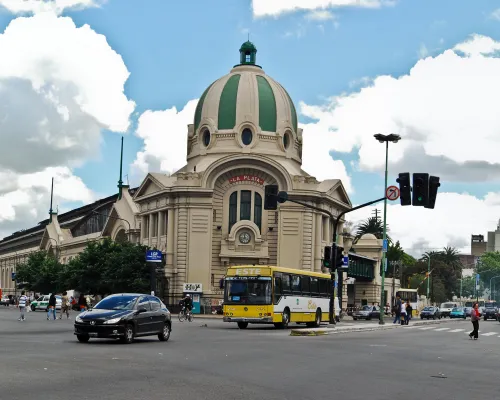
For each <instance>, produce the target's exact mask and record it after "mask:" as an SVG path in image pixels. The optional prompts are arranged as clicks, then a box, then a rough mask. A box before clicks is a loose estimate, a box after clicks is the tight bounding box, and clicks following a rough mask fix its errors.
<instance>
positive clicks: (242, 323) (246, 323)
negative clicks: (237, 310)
mask: <svg viewBox="0 0 500 400" xmlns="http://www.w3.org/2000/svg"><path fill="white" fill-rule="evenodd" d="M247 326H248V322H238V328H240V329H246V327H247Z"/></svg>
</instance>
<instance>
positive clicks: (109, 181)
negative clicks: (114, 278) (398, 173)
mask: <svg viewBox="0 0 500 400" xmlns="http://www.w3.org/2000/svg"><path fill="white" fill-rule="evenodd" d="M138 4H139V2H138V1H137V0H120V1H117V0H109V1H108V2H107V3H106V4H105V5H103V6H102V7H101V8H96V9H87V10H83V11H77V12H66V13H65V15H68V16H70V17H71V18H72V19H73V20H74V21H75V23H76V24H77V25H78V26H81V25H83V24H89V25H90V26H91V27H92V29H93V30H95V31H96V32H98V33H102V34H104V35H105V36H106V38H107V41H108V42H109V44H110V46H111V47H112V48H113V49H114V50H115V51H117V52H118V53H119V54H120V55H121V56H122V57H123V59H124V61H125V64H126V66H127V68H128V69H129V71H130V73H131V75H130V78H129V80H128V82H127V84H126V94H127V96H128V97H129V98H131V99H133V100H134V101H135V102H136V104H137V108H136V113H134V116H135V118H136V117H137V116H138V115H139V114H140V113H142V112H143V111H145V110H147V109H152V110H163V109H166V108H170V107H172V106H176V107H177V108H178V109H179V108H182V107H183V106H184V105H185V104H186V102H187V101H189V100H191V99H194V98H198V97H199V95H200V94H201V93H202V91H203V90H204V89H205V88H206V87H207V85H208V84H210V83H211V82H212V81H213V80H215V79H217V78H218V77H220V76H222V75H224V74H226V73H227V72H228V70H229V69H230V67H231V66H232V65H233V64H235V63H236V61H237V57H238V53H237V50H238V48H239V45H240V44H241V43H242V42H243V41H244V40H246V38H247V33H246V32H247V31H248V32H249V33H250V38H251V40H252V41H253V42H254V43H255V44H256V46H257V48H258V62H259V64H260V65H262V66H263V67H264V69H265V71H266V72H267V73H268V74H270V75H271V76H273V77H274V78H275V79H277V80H278V81H279V82H280V83H282V84H283V85H284V86H285V87H286V88H287V90H288V91H289V92H290V94H291V96H292V98H293V99H294V101H295V102H296V103H298V101H299V100H301V101H304V102H306V103H308V104H321V103H322V102H323V101H324V99H325V98H328V97H330V96H334V95H338V94H341V93H342V92H346V91H351V90H353V88H352V82H353V81H356V80H358V79H360V78H362V77H375V76H377V75H382V74H384V75H385V74H390V75H393V76H399V75H402V74H405V73H407V72H408V70H409V68H411V66H413V65H414V64H415V62H416V61H417V60H418V58H419V55H418V51H419V48H420V47H421V46H422V45H425V46H426V47H427V49H429V53H430V54H431V55H432V54H433V53H438V52H440V51H441V50H442V49H444V48H447V47H449V46H453V45H454V44H456V43H458V42H460V41H463V40H464V39H465V38H466V37H467V36H468V35H470V34H471V33H481V34H485V35H489V36H492V37H496V38H500V22H499V21H496V20H493V19H491V18H489V17H488V16H489V14H490V13H491V12H492V11H493V10H494V9H495V8H496V7H497V6H498V5H499V4H498V2H495V1H474V2H473V1H457V0H442V1H439V2H436V1H431V0H422V1H418V2H415V1H409V0H406V1H404V0H403V1H400V2H398V4H397V5H396V6H394V7H386V8H381V9H377V10H373V9H358V8H344V9H336V10H334V12H335V14H336V16H337V19H336V21H337V22H338V26H336V25H335V24H334V23H333V21H331V20H330V21H321V22H318V21H307V20H306V19H305V18H304V16H305V15H306V12H305V11H299V12H294V13H289V14H285V15H283V16H280V17H279V18H273V17H267V18H259V19H255V18H254V17H253V15H252V10H251V4H250V1H249V0H241V1H240V0H238V1H234V0H218V1H216V2H208V1H205V0H193V1H189V2H180V1H179V2H178V1H175V2H174V1H164V0H148V1H147V2H142V1H141V2H140V4H141V6H140V8H139V6H138ZM193 10H195V12H194V11H193ZM12 18H13V16H12V15H10V14H7V13H2V14H0V29H1V30H3V29H4V28H5V27H6V26H7V25H8V23H9V22H10V19H12ZM319 25H322V26H323V28H320V27H319ZM299 118H300V117H299ZM300 120H301V121H302V122H307V119H305V118H303V117H302V118H300ZM134 127H135V123H134V124H133V125H132V126H131V129H130V132H129V134H128V135H127V136H126V139H125V160H126V161H127V162H128V163H130V162H132V161H133V160H134V157H135V154H136V153H137V151H138V150H139V149H140V148H141V145H142V141H141V140H139V139H138V138H136V137H134V136H133V134H132V133H133V128H134ZM178 134H179V135H185V134H186V133H185V132H179V133H178ZM118 146H119V135H117V134H115V133H106V134H105V135H104V143H103V145H102V154H101V156H100V157H99V159H98V160H94V161H90V162H88V163H87V164H86V165H84V166H83V167H81V168H79V169H77V170H76V173H77V174H78V175H79V176H81V177H82V178H83V180H84V181H85V182H86V184H87V185H88V186H89V187H90V188H91V189H93V190H95V191H97V192H99V193H103V194H106V193H111V192H113V191H114V188H115V184H116V179H117V178H116V175H117V165H118V160H119V154H118ZM381 150H382V149H381ZM334 155H335V156H336V157H338V158H340V159H343V160H344V161H346V162H348V161H350V160H355V159H356V157H355V156H354V155H351V154H343V153H334ZM346 164H347V163H346ZM102 171H106V172H105V173H104V174H103V173H102ZM348 171H349V172H350V173H351V174H352V178H353V184H354V186H355V187H356V188H358V189H359V188H361V187H363V186H364V185H365V184H366V183H367V182H373V178H374V177H373V175H372V174H370V173H366V172H362V173H361V172H356V171H355V170H353V169H352V168H350V167H349V166H348ZM376 176H377V177H378V176H379V175H376ZM447 187H448V189H449V190H452V191H459V192H460V191H464V190H467V191H469V192H472V193H475V194H478V195H484V194H485V193H486V192H487V191H488V190H491V185H490V184H481V183H479V184H477V185H474V187H471V185H470V184H466V185H462V184H460V183H455V184H450V185H448V186H447ZM370 198H371V197H370V195H368V198H367V197H366V196H364V195H363V191H362V190H361V191H360V190H356V193H355V194H354V195H353V199H352V200H353V202H360V201H364V200H369V199H370Z"/></svg>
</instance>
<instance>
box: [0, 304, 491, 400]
mask: <svg viewBox="0 0 500 400" xmlns="http://www.w3.org/2000/svg"><path fill="white" fill-rule="evenodd" d="M74 316H75V313H73V314H72V317H73V318H74ZM17 317H18V313H17V310H16V309H14V308H9V309H7V308H1V309H0V340H1V350H0V360H1V367H0V393H1V398H2V399H9V400H21V399H23V400H25V399H26V398H39V399H50V400H63V399H64V400H67V399H68V398H69V397H70V395H69V393H71V397H74V398H75V399H76V398H77V399H79V400H85V399H99V398H102V399H107V400H108V399H109V400H114V399H120V400H128V399H151V400H154V399H165V398H169V399H173V400H177V399H182V400H187V399H194V398H200V399H207V400H209V399H219V400H223V399H245V400H252V399H255V400H257V399H259V400H262V399H318V398H322V397H323V398H326V397H334V396H336V395H337V396H339V397H341V398H342V399H344V400H350V399H353V400H354V399H363V398H370V399H387V398H404V399H408V400H412V399H419V400H420V399H422V398H427V399H432V400H436V399H454V400H459V399H471V398H473V399H475V400H480V399H485V400H486V399H488V400H490V399H492V398H496V395H497V391H498V389H497V387H496V380H497V377H498V375H497V368H498V363H499V361H500V353H499V352H498V351H497V349H498V346H499V344H500V324H499V323H498V322H496V321H487V322H484V321H481V322H480V338H479V340H478V341H471V340H469V338H468V336H467V335H466V333H467V332H469V331H470V329H471V324H470V322H469V321H453V322H447V323H441V324H432V325H426V326H415V325H410V326H408V327H396V328H394V329H388V330H379V331H370V332H358V333H355V332H352V333H347V334H330V335H328V336H316V337H291V336H289V331H287V330H275V329H274V328H272V327H266V326H250V327H249V328H248V329H246V330H239V329H238V328H237V327H236V325H233V324H225V323H223V322H222V321H220V320H213V319H201V318H196V319H195V320H194V321H193V322H191V323H188V322H184V323H180V322H178V320H177V319H173V321H174V325H173V331H172V336H171V338H170V340H169V341H168V342H166V343H161V342H159V341H158V339H157V338H156V337H151V338H144V339H138V340H137V341H136V343H133V344H131V345H122V344H120V343H117V342H113V341H104V340H91V341H90V342H89V343H88V344H80V343H78V342H77V340H76V338H75V337H74V336H73V332H72V331H73V320H72V319H71V320H69V321H68V320H56V321H47V320H46V315H45V313H43V312H36V313H33V312H31V313H28V314H27V320H26V321H25V322H18V321H17Z"/></svg>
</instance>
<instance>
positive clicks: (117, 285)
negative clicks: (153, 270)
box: [61, 238, 150, 295]
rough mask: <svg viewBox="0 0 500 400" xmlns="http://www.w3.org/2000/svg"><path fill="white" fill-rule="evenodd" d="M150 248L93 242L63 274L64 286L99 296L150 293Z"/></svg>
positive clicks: (129, 244) (109, 240) (108, 242)
mask: <svg viewBox="0 0 500 400" xmlns="http://www.w3.org/2000/svg"><path fill="white" fill-rule="evenodd" d="M147 249H148V248H147V247H146V246H142V245H138V244H133V243H130V242H123V243H118V242H113V241H112V240H111V239H109V238H106V239H104V240H102V241H99V242H90V243H89V244H88V245H87V247H86V248H85V250H84V251H83V252H81V253H80V254H79V255H78V256H77V257H75V258H74V259H72V260H71V261H70V262H69V264H68V265H67V266H66V268H65V269H64V271H63V273H62V274H61V275H62V276H63V277H64V284H65V287H67V288H73V289H77V290H78V291H80V292H83V293H90V294H97V295H106V294H109V293H121V292H139V293H146V292H149V284H150V283H149V282H150V280H149V279H150V272H149V267H148V266H147V264H146V261H145V254H146V251H147Z"/></svg>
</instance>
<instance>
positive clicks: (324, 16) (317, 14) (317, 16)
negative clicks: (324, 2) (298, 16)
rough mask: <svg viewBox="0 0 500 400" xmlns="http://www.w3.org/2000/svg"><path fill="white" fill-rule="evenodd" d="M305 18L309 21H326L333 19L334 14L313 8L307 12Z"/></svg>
mask: <svg viewBox="0 0 500 400" xmlns="http://www.w3.org/2000/svg"><path fill="white" fill-rule="evenodd" d="M305 18H306V19H307V20H309V21H327V20H330V19H334V18H335V15H334V14H333V13H331V12H330V11H327V10H314V11H311V12H310V13H308V14H307V15H306V16H305Z"/></svg>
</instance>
